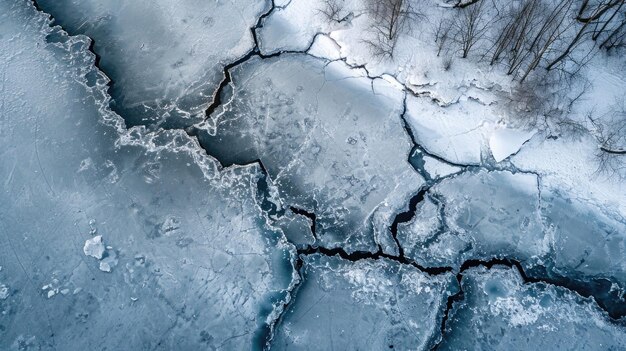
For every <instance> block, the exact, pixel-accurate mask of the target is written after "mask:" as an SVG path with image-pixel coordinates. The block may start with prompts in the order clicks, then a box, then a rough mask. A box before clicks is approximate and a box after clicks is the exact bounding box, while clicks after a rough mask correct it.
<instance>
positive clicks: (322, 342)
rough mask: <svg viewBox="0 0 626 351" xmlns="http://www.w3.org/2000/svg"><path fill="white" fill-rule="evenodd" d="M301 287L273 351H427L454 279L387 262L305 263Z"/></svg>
mask: <svg viewBox="0 0 626 351" xmlns="http://www.w3.org/2000/svg"><path fill="white" fill-rule="evenodd" d="M303 271H304V277H303V279H304V281H303V282H302V284H301V286H300V287H299V288H298V291H297V295H296V300H295V301H294V302H293V303H292V304H291V305H290V306H289V307H288V309H287V311H286V312H285V314H284V316H283V320H282V323H281V325H280V327H279V329H278V330H277V333H276V335H275V337H274V340H273V342H272V346H273V349H275V350H332V349H335V350H384V349H391V348H393V349H396V350H425V349H428V347H429V346H432V344H434V343H435V342H437V341H438V339H439V334H440V325H441V318H442V314H443V313H442V312H443V310H444V309H445V306H446V300H447V296H448V295H450V294H453V293H455V292H456V284H457V283H456V280H455V279H454V276H453V275H452V274H442V275H438V276H429V275H427V274H425V273H422V272H420V271H418V270H417V269H415V268H413V267H411V266H406V265H401V264H398V263H396V262H393V261H388V260H360V261H357V262H351V261H346V260H343V259H341V258H339V257H337V256H335V257H328V256H320V255H312V256H306V257H304V266H303Z"/></svg>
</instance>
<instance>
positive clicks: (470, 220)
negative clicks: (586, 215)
mask: <svg viewBox="0 0 626 351" xmlns="http://www.w3.org/2000/svg"><path fill="white" fill-rule="evenodd" d="M430 193H431V194H432V195H433V196H434V197H436V199H437V200H438V202H439V205H438V206H443V212H442V214H443V216H438V217H435V218H438V222H433V223H430V222H427V221H425V219H424V218H423V216H426V217H430V218H432V216H435V215H436V209H435V207H434V204H432V203H431V202H430V201H427V202H426V203H425V204H423V205H422V208H418V212H417V214H416V217H415V218H414V220H413V222H409V223H407V224H406V225H403V226H400V227H399V228H398V238H399V239H400V240H401V244H403V247H404V249H405V251H406V252H407V254H409V255H410V257H411V258H413V259H415V260H416V261H418V262H420V263H421V264H423V265H426V266H452V267H459V266H460V265H461V263H462V262H463V261H465V260H467V259H470V258H479V259H489V258H492V257H505V256H506V257H510V258H516V259H519V260H528V259H531V258H535V257H538V256H542V255H544V254H545V253H546V252H547V251H548V250H549V241H548V239H547V238H546V237H545V236H544V232H543V227H542V222H541V212H540V205H539V190H538V184H537V177H536V176H535V175H533V174H523V173H517V174H513V173H511V172H508V171H494V172H489V171H485V170H480V171H475V172H465V173H462V174H459V175H456V176H453V177H451V178H448V179H446V180H444V181H442V182H441V183H439V184H437V185H435V186H434V187H433V188H432V189H431V190H430ZM427 199H428V198H427ZM420 211H424V213H420ZM443 221H445V226H444V227H443V228H440V227H441V226H442V225H444V223H443Z"/></svg>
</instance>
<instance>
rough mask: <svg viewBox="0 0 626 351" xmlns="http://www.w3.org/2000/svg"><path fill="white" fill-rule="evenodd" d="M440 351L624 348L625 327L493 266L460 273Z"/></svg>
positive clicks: (584, 303)
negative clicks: (461, 295) (457, 296)
mask: <svg viewBox="0 0 626 351" xmlns="http://www.w3.org/2000/svg"><path fill="white" fill-rule="evenodd" d="M462 287H463V291H464V299H463V300H462V301H459V302H455V304H454V308H453V309H452V312H451V313H450V316H449V318H448V323H447V324H446V334H445V337H444V340H443V343H442V344H441V345H440V348H439V349H441V350H513V349H516V350H519V349H524V350H548V349H554V348H555V347H557V346H558V348H559V349H563V350H623V349H624V348H626V329H625V328H624V327H623V326H621V325H619V324H617V323H613V322H611V321H610V320H609V318H608V316H607V315H606V313H604V312H603V311H601V310H600V309H599V308H598V306H597V305H596V304H595V302H593V300H591V299H584V298H581V297H580V296H579V295H577V294H576V293H573V292H572V291H569V290H567V289H564V288H560V287H555V286H552V285H547V284H542V283H529V284H524V283H523V281H522V279H521V277H520V276H519V274H518V273H517V271H516V270H514V269H508V268H506V267H499V266H495V267H493V268H492V269H490V270H488V269H485V268H477V269H471V270H470V271H467V272H465V273H464V275H463V280H462Z"/></svg>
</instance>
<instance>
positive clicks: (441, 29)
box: [434, 16, 452, 56]
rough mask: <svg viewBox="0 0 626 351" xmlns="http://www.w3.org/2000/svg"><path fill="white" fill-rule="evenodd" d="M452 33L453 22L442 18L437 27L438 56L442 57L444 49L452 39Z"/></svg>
mask: <svg viewBox="0 0 626 351" xmlns="http://www.w3.org/2000/svg"><path fill="white" fill-rule="evenodd" d="M451 31H452V22H451V21H450V20H448V19H447V18H446V17H444V16H442V17H441V18H440V20H439V23H438V24H437V27H435V32H434V34H435V35H434V36H435V44H437V56H439V55H441V51H442V50H443V49H444V47H445V46H446V44H447V43H448V40H449V39H450V35H451Z"/></svg>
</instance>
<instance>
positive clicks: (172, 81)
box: [37, 0, 269, 125]
mask: <svg viewBox="0 0 626 351" xmlns="http://www.w3.org/2000/svg"><path fill="white" fill-rule="evenodd" d="M37 3H38V4H39V6H40V7H41V8H42V9H43V10H44V11H45V12H47V13H50V14H52V15H53V16H54V18H55V23H56V24H60V25H61V26H62V27H63V28H64V29H66V30H67V31H68V32H69V33H70V34H85V35H87V36H89V37H90V38H93V39H94V40H95V45H94V51H95V52H96V53H97V54H98V55H99V56H100V67H101V68H102V70H103V71H104V73H105V74H106V75H107V76H109V77H110V78H111V79H112V80H113V82H114V83H113V85H112V89H111V95H112V97H113V99H114V100H115V101H114V109H115V110H116V111H118V112H119V113H120V114H121V115H122V117H124V118H125V119H126V121H127V123H130V124H131V125H138V124H151V123H159V122H163V121H167V122H168V124H169V125H190V124H193V123H192V122H190V119H191V121H193V120H196V119H197V118H202V117H203V116H204V112H205V110H206V108H207V107H208V105H209V103H210V102H211V100H212V98H211V97H212V95H213V92H214V91H215V89H216V88H217V87H218V85H219V82H220V81H221V80H222V77H223V74H222V71H223V68H224V66H226V65H227V64H229V63H230V62H232V61H235V60H236V59H238V58H239V57H241V56H243V55H244V54H245V53H247V52H248V51H250V50H251V49H252V48H253V46H254V42H253V38H252V33H251V31H250V28H251V27H253V26H254V24H255V23H256V21H257V18H258V17H259V16H260V15H261V13H262V12H263V11H266V10H267V9H268V8H269V1H264V0H256V1H255V0H234V1H215V0H210V1H168V0H158V1H152V0H150V1H147V0H116V1H99V0H38V1H37Z"/></svg>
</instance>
